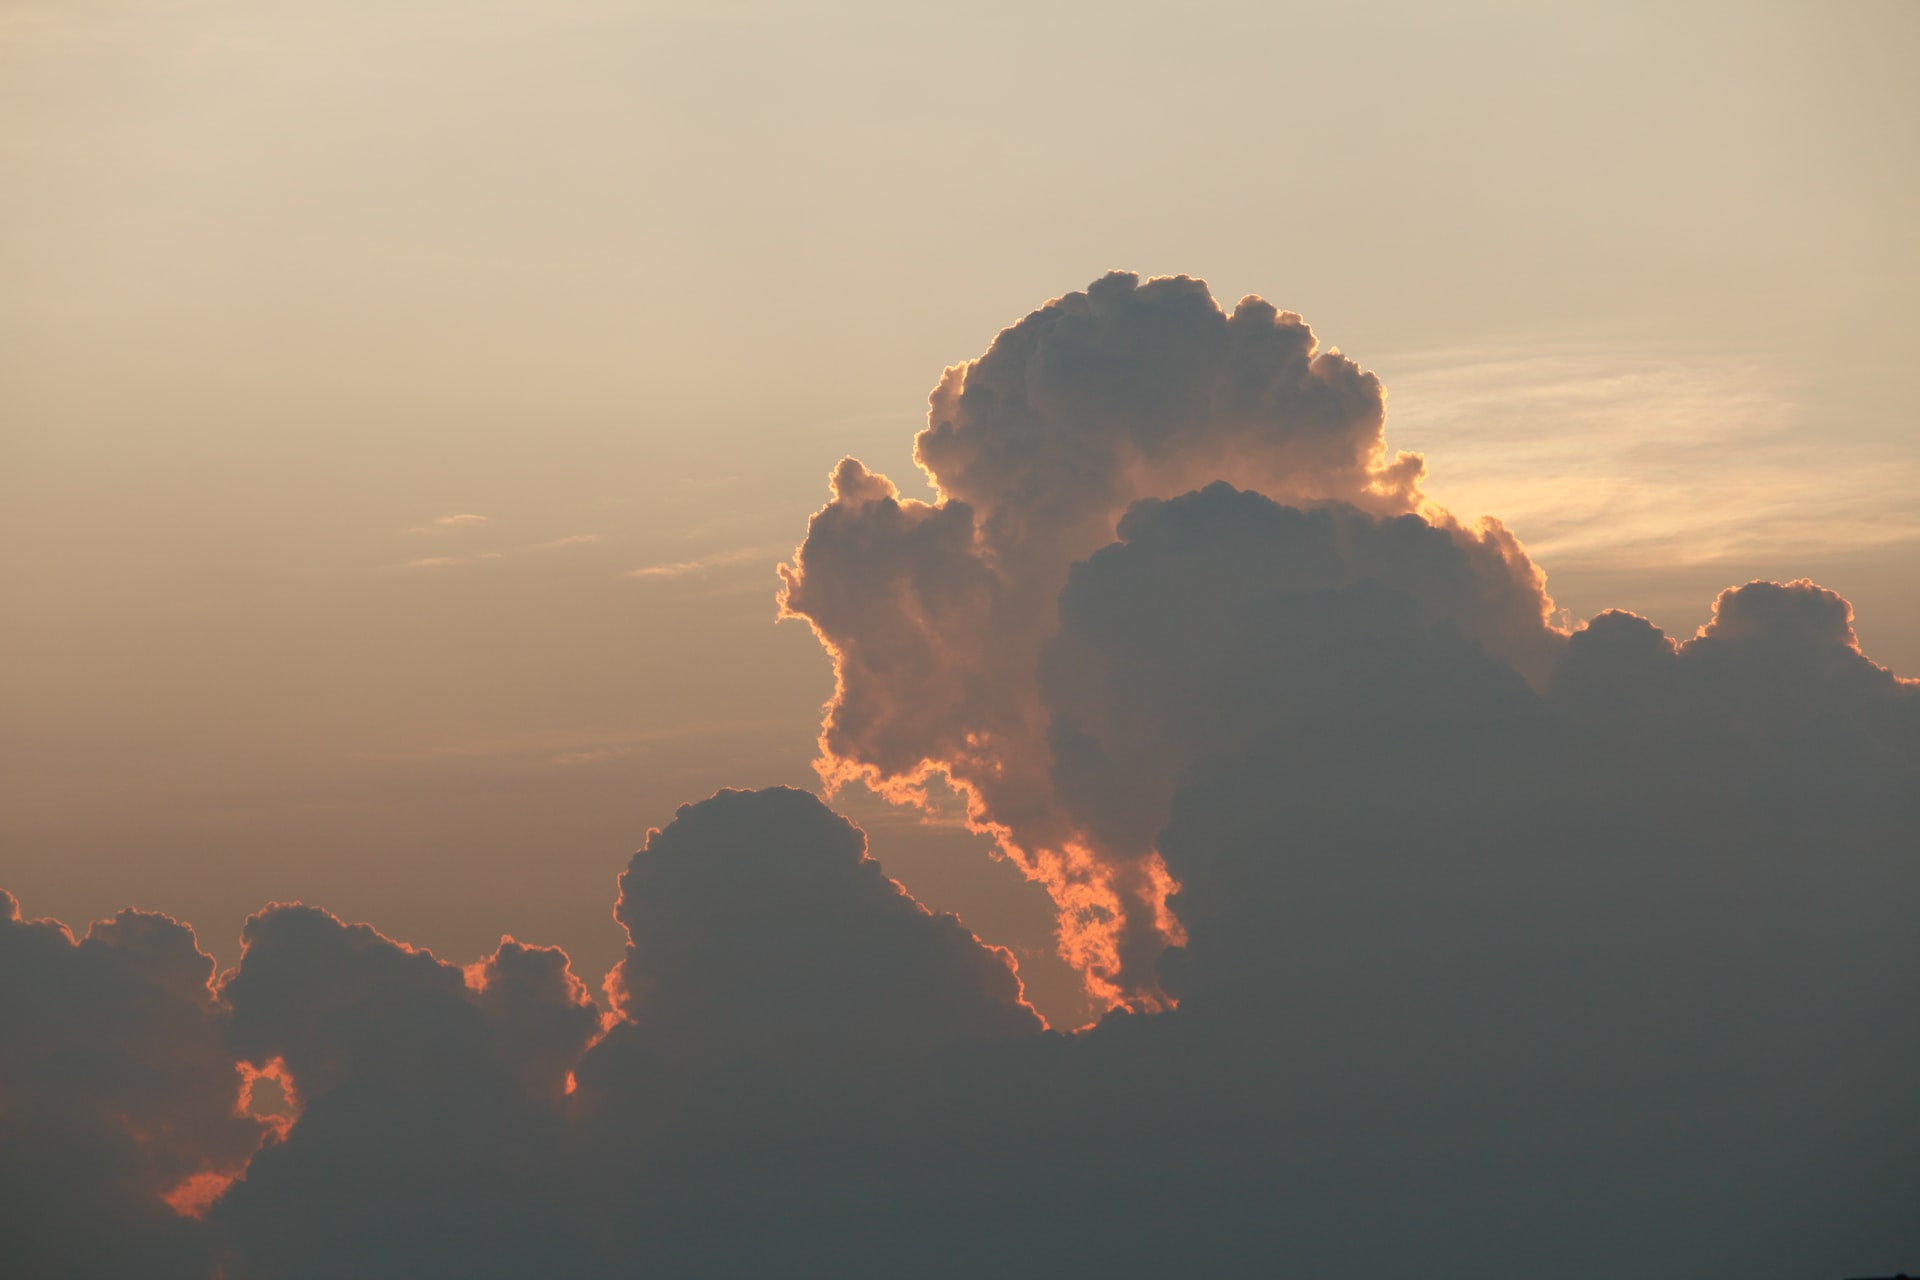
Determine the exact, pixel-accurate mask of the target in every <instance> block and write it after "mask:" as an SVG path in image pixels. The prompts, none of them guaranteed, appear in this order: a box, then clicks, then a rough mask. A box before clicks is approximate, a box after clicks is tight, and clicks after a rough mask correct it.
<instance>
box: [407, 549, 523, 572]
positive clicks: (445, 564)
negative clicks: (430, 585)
mask: <svg viewBox="0 0 1920 1280" xmlns="http://www.w3.org/2000/svg"><path fill="white" fill-rule="evenodd" d="M504 559H506V557H505V556H504V555H502V554H501V553H500V552H498V551H483V552H481V553H480V554H479V555H475V556H422V557H420V558H419V559H418V560H408V561H405V562H403V563H401V564H398V565H395V566H394V567H395V568H396V569H453V568H457V567H459V566H461V565H468V564H484V563H486V562H487V561H490V560H504Z"/></svg>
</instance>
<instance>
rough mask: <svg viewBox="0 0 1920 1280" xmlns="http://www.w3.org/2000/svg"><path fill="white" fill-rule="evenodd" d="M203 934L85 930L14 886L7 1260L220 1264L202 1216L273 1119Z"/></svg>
mask: <svg viewBox="0 0 1920 1280" xmlns="http://www.w3.org/2000/svg"><path fill="white" fill-rule="evenodd" d="M213 968H214V966H213V958H212V957H211V956H208V955H206V954H204V953H203V952H201V951H200V950H199V948H198V947H197V946H196V945H195V943H194V937H193V931H192V930H191V929H189V928H187V927H186V926H185V925H183V924H181V923H179V922H178V921H175V920H172V919H169V918H168V917H166V916H163V915H154V914H149V913H147V912H140V911H133V910H127V911H122V912H121V913H120V914H119V915H117V916H115V917H114V918H113V919H111V920H102V921H99V922H98V923H96V924H95V925H94V926H93V927H92V928H91V929H89V930H88V931H87V934H86V936H85V937H84V938H82V939H81V940H79V941H78V942H76V941H75V940H74V938H73V935H72V934H70V933H69V932H68V931H67V930H66V928H65V927H64V926H62V925H60V924H58V923H56V922H54V921H51V920H25V919H22V918H21V915H20V909H19V904H18V903H17V902H15V900H14V899H13V897H12V895H11V894H8V893H6V892H5V891H4V890H0V1186H4V1187H5V1194H3V1195H0V1271H5V1272H6V1273H7V1274H9V1275H19V1276H55V1275H76V1276H78V1275H153V1276H205V1275H207V1274H209V1272H210V1270H211V1268H212V1267H213V1264H214V1252H213V1242H212V1238H211V1236H210V1235H209V1233H208V1232H206V1231H205V1230H204V1229H203V1228H202V1227H201V1225H200V1224H199V1223H198V1222H196V1221H195V1220H194V1215H196V1214H199V1213H201V1212H203V1211H204V1210H205V1208H206V1205H207V1204H209V1203H210V1202H211V1201H212V1199H213V1197H214V1196H215V1195H216V1194H218V1192H219V1191H220V1190H221V1189H223V1188H224V1186H225V1185H226V1183H227V1182H228V1181H229V1180H230V1179H232V1178H233V1177H235V1176H237V1175H239V1174H240V1173H241V1172H242V1171H243V1170H244V1169H245V1168H246V1166H247V1160H248V1157H249V1156H251V1155H252V1154H253V1153H254V1150H255V1148H256V1147H258V1146H259V1145H260V1143H261V1142H262V1141H263V1139H264V1138H265V1136H266V1133H267V1129H268V1126H266V1125H264V1124H262V1123H261V1122H260V1121H257V1120H254V1119H252V1118H250V1117H246V1116H243V1115H241V1114H240V1113H239V1111H238V1105H237V1104H238V1099H239V1090H240V1074H239V1071H238V1068H237V1067H236V1065H235V1063H234V1057H233V1055H232V1054H231V1053H230V1052H228V1051H227V1048H226V1045H225V1044H224V1042H223V1039H222V1037H223V1034H224V1031H225V1028H226V1024H227V1020H228V1011H227V1009H226V1007H225V1006H224V1005H222V1004H221V1003H220V1002H219V1001H218V1000H216V999H215V996H214V992H213V990H212V989H211V981H212V978H213Z"/></svg>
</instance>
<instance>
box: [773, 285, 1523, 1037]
mask: <svg viewBox="0 0 1920 1280" xmlns="http://www.w3.org/2000/svg"><path fill="white" fill-rule="evenodd" d="M928 419H929V425H928V427H927V429H926V430H925V431H922V432H921V433H920V435H919V437H918V438H917V439H916V441H915V457H916V459H917V460H918V462H919V464H920V466H921V468H922V469H923V470H924V471H925V472H926V474H927V477H928V479H929V481H930V482H931V483H932V484H933V485H934V487H935V490H936V492H937V493H938V495H939V500H938V501H937V502H935V503H933V504H931V505H929V504H925V503H920V502H915V501H911V500H909V501H905V502H902V501H900V500H899V498H898V496H897V492H896V490H895V487H894V485H893V484H892V483H891V482H890V481H888V480H887V479H886V478H885V477H883V476H877V475H874V474H872V473H871V472H869V471H867V470H866V468H864V467H863V466H861V465H860V464H859V463H858V462H856V461H854V460H853V459H851V458H849V459H846V460H845V461H843V462H842V463H841V464H840V466H839V468H838V470H836V471H835V473H834V476H833V495H834V496H833V501H832V502H830V503H829V504H828V505H827V506H826V507H825V508H824V509H823V510H822V511H820V513H819V514H817V515H816V516H815V517H814V518H813V521H812V523H811V525H810V526H809V528H808V532H807V539H806V542H805V544H804V545H803V546H802V547H801V548H800V550H799V551H798V552H797V553H796V555H795V557H794V563H793V565H792V567H790V568H783V569H782V571H781V572H782V576H783V577H784V579H785V583H786V586H785V591H784V594H783V607H784V608H785V610H786V611H787V612H788V613H789V614H792V615H795V616H799V617H804V618H806V619H807V620H808V621H809V622H810V623H811V624H812V625H813V628H814V630H815V632H816V633H817V634H818V635H819V637H820V639H821V642H822V643H823V644H824V645H825V646H826V647H827V649H828V651H829V652H830V653H831V654H832V655H833V661H834V670H835V675H836V689H835V693H834V698H833V701H832V702H831V703H830V704H829V705H828V707H827V712H826V723H825V726H824V727H823V729H822V732H821V738H820V744H821V752H822V758H821V764H820V771H821V776H822V778H823V779H824V780H825V781H826V782H827V784H828V786H829V787H830V788H831V787H836V786H838V785H840V784H841V783H843V782H845V781H849V780H853V779H860V780H862V781H864V782H866V783H867V784H869V785H870V786H872V787H874V788H875V789H876V790H878V791H881V792H882V793H884V794H886V795H889V796H891V797H893V798H894V799H896V800H901V801H906V802H913V801H916V800H920V799H923V798H924V788H925V785H926V783H927V781H928V780H929V778H930V777H932V776H933V775H935V774H940V775H943V776H944V777H945V778H946V779H947V780H948V781H949V782H951V783H952V784H953V785H955V786H957V787H959V788H961V789H962V790H963V791H964V792H965V793H966V795H967V797H968V801H969V811H970V814H971V817H972V819H973V821H974V822H975V824H976V825H978V826H979V827H981V828H982V829H985V830H990V831H992V832H993V833H994V834H995V835H996V836H997V837H998V839H999V842H1000V845H1001V847H1002V848H1003V849H1004V850H1005V851H1006V852H1007V853H1008V854H1010V855H1011V856H1012V857H1013V858H1014V859H1015V860H1016V861H1018V863H1019V864H1020V865H1021V866H1022V867H1023V868H1024V869H1026V871H1027V872H1028V874H1029V875H1031V876H1033V877H1034V878H1036V879H1038V880H1040V881H1042V882H1043V883H1044V884H1046V886H1047V887H1048V888H1049V890H1050V891H1051V892H1052V893H1053V896H1054V899H1055V901H1056V903H1057V904H1058V906H1059V908H1060V932H1061V941H1062V945H1063V948H1064V950H1065V953H1066V955H1067V957H1068V958H1069V959H1070V960H1071V961H1072V962H1073V963H1074V964H1076V965H1077V966H1078V967H1079V968H1081V970H1082V971H1083V972H1084V973H1085V974H1086V977H1087V981H1088V984H1089V987H1090V988H1091V989H1092V990H1093V991H1094V992H1095V993H1096V994H1098V995H1100V996H1103V997H1105V998H1107V999H1109V1000H1112V1001H1114V1002H1117V1003H1122V1004H1128V1005H1133V1006H1137V1007H1142V1008H1154V1007H1158V1006H1159V1005H1160V1004H1161V1002H1162V996H1161V993H1160V992H1159V990H1158V988H1157V985H1156V983H1155V980H1154V977H1153V967H1152V960H1153V957H1154V955H1156V954H1157V953H1158V951H1159V949H1160V947H1162V946H1163V945H1165V943H1166V941H1167V940H1168V939H1169V938H1171V937H1175V936H1177V926H1175V925H1174V924H1173V922H1171V920H1170V919H1169V917H1168V916H1167V914H1166V909H1165V902H1164V899H1165V896H1166V892H1167V889H1168V887H1169V883H1170V882H1169V881H1168V879H1167V877H1166V874H1165V870H1164V868H1163V867H1162V866H1161V865H1160V863H1159V861H1158V859H1157V857H1156V856H1155V855H1154V854H1153V852H1152V851H1151V849H1150V848H1149V847H1143V845H1142V842H1141V840H1140V839H1139V838H1137V833H1136V838H1133V839H1129V840H1126V841H1124V842H1123V843H1121V844H1118V845H1116V844H1114V843H1112V842H1111V841H1110V839H1109V836H1110V835H1111V832H1112V828H1113V824H1112V823H1089V822H1088V821H1086V819H1085V816H1084V815H1083V814H1076V813H1074V812H1072V806H1071V805H1069V804H1066V803H1063V799H1062V796H1061V795H1060V792H1059V780H1058V779H1057V778H1056V777H1055V773H1054V771H1055V766H1056V764H1057V761H1056V758H1055V756H1054V753H1053V751H1052V749H1051V747H1052V737H1053V735H1054V734H1055V732H1056V728H1057V726H1056V724H1055V709H1054V708H1053V707H1051V706H1050V705H1049V704H1048V702H1047V699H1046V697H1045V691H1044V690H1043V688H1042V682H1041V670H1040V666H1041V663H1040V660H1041V654H1042V651H1043V649H1044V648H1045V647H1046V646H1047V644H1048V642H1049V641H1050V640H1051V639H1052V637H1053V636H1054V634H1055V632H1056V631H1057V629H1058V626H1059V613H1058V603H1057V601H1058V597H1059V594H1060V590H1061V588H1062V587H1063V586H1064V585H1066V582H1067V577H1068V571H1069V569H1070V568H1071V567H1072V566H1073V565H1074V564H1075V563H1076V562H1078V561H1080V560H1082V559H1084V558H1085V557H1087V556H1088V555H1090V554H1092V553H1093V552H1094V551H1096V550H1097V549H1098V548H1100V547H1102V546H1104V545H1106V544H1107V543H1108V542H1110V541H1111V540H1112V539H1113V537H1114V534H1115V530H1116V528H1117V527H1118V526H1119V524H1120V521H1121V519H1122V517H1123V516H1124V515H1125V513H1126V512H1127V511H1128V509H1129V508H1130V507H1131V506H1132V505H1133V504H1134V503H1136V502H1138V501H1140V500H1143V499H1152V498H1170V497H1173V496H1175V495H1177V494H1181V493H1184V492H1187V491H1188V490H1191V489H1195V488H1198V487H1200V486H1202V485H1206V484H1208V483H1210V482H1214V481H1228V482H1231V483H1234V484H1237V485H1239V486H1241V487H1243V488H1247V489H1252V490H1256V491H1258V492H1260V493H1263V494H1266V495H1268V496H1270V497H1273V498H1276V499H1279V500H1282V501H1286V502H1290V503H1294V504H1298V505H1302V506H1307V507H1319V506H1325V505H1328V504H1338V505H1340V506H1341V507H1343V508H1349V509H1352V510H1353V511H1355V512H1356V514H1357V513H1366V514H1368V515H1371V516H1373V517H1376V518H1381V519H1389V518H1392V517H1408V518H1409V519H1410V521H1411V523H1405V524H1393V525H1391V526H1389V527H1390V528H1392V529H1397V530H1400V533H1399V534H1398V535H1397V536H1399V537H1402V538H1406V539H1413V540H1417V539H1419V537H1420V535H1419V534H1418V533H1416V532H1414V529H1415V527H1416V526H1417V527H1420V528H1426V529H1428V530H1429V531H1431V532H1433V533H1434V534H1435V536H1434V537H1431V538H1429V539H1427V541H1426V543H1425V545H1426V546H1427V547H1428V551H1427V553H1426V554H1427V555H1429V556H1430V557H1434V558H1448V557H1450V558H1451V559H1452V560H1455V561H1461V562H1465V563H1470V564H1471V566H1472V570H1471V571H1472V572H1475V573H1477V574H1479V575H1481V576H1482V577H1483V578H1484V579H1485V581H1483V582H1482V583H1481V584H1480V585H1479V587H1478V588H1477V590H1478V591H1479V592H1480V593H1481V594H1482V595H1484V596H1485V597H1486V599H1485V601H1483V602H1478V603H1482V604H1484V606H1485V607H1486V608H1488V609H1489V611H1490V612H1489V613H1488V616H1486V617H1485V618H1479V617H1476V618H1474V619H1473V622H1472V626H1471V628H1470V629H1471V630H1472V631H1473V633H1474V634H1475V635H1476V637H1477V638H1479V639H1480V640H1481V641H1482V642H1483V643H1486V644H1487V645H1488V646H1489V647H1490V648H1491V649H1492V651H1493V652H1495V653H1497V654H1499V655H1500V656H1502V657H1505V658H1507V659H1509V660H1510V661H1512V662H1513V663H1514V664H1515V665H1516V666H1517V667H1518V668H1519V669H1520V670H1521V671H1522V672H1523V673H1524V674H1526V675H1527V676H1528V677H1529V678H1531V679H1534V680H1536V681H1540V680H1544V678H1545V674H1546V670H1547V667H1548V665H1549V663H1550V661H1551V657H1552V654H1553V652H1554V649H1555V643H1554V642H1555V641H1556V640H1557V639H1558V636H1557V635H1556V634H1555V633H1552V632H1550V631H1549V630H1548V628H1547V627H1546V623H1545V617H1546V614H1547V612H1548V610H1549V602H1548V601H1547V599H1546V596H1545V593H1544V589H1543V579H1542V577H1541V575H1540V574H1539V573H1538V572H1537V571H1536V570H1535V569H1534V568H1533V566H1532V565H1531V563H1529V562H1528V561H1527V559H1526V556H1525V554H1524V553H1523V552H1522V551H1521V550H1520V548H1519V545H1518V544H1517V543H1516V542H1515V541H1514V540H1513V538H1512V537H1511V536H1510V535H1508V534H1507V533H1506V532H1505V531H1504V530H1503V529H1501V528H1500V527H1499V526H1498V525H1497V524H1492V523H1487V524H1484V525H1482V526H1480V527H1478V528H1475V529H1468V528H1465V527H1463V526H1461V525H1460V524H1458V523H1457V522H1455V521H1454V520H1452V519H1451V518H1450V517H1447V516H1446V515H1445V514H1444V513H1442V512H1439V511H1437V510H1434V509H1431V508H1428V507H1425V506H1424V504H1423V503H1422V501H1421V499H1420V495H1419V491H1418V481H1419V478H1420V474H1421V460H1420V459H1419V457H1417V456H1415V455H1410V454H1404V453H1402V454H1398V455H1394V456H1392V457H1391V458H1390V457H1389V456H1388V453H1387V449H1386V444H1385V440H1384V437H1383V434H1382V431H1383V425H1384V421H1385V396H1384V393H1383V392H1382V390H1381V387H1380V383H1379V381H1378V379H1376V378H1375V377H1374V376H1373V375H1372V374H1370V373H1367V372H1365V371H1364V370H1362V369H1361V368H1360V367H1359V366H1358V365H1356V364H1354V363H1353V362H1352V361H1351V360H1348V359H1347V358H1346V357H1344V356H1342V355H1341V354H1340V353H1339V352H1338V351H1321V350H1319V349H1318V346H1317V343H1316V340H1315V338H1314V336H1313V332H1312V330H1310V329H1309V328H1308V327H1307V326H1306V324H1305V323H1304V322H1303V321H1302V320H1301V318H1300V317H1299V316H1297V315H1294V314H1293V313H1291V312H1279V311H1276V310H1275V309H1274V308H1273V307H1272V306H1271V305H1270V304H1268V303H1266V302H1265V301H1263V300H1261V299H1259V298H1246V299H1243V300H1242V301H1241V303H1240V305H1239V306H1238V307H1236V308H1235V309H1234V311H1233V313H1232V314H1231V315H1227V314H1224V313H1223V312H1222V311H1221V310H1220V308H1219V307H1218V305H1216V304H1215V302H1214V300H1213V297H1212V295H1211V294H1210V293H1208V291H1207V288H1206V286H1205V285H1204V284H1203V283H1201V282H1200V281H1197V280H1191V279H1188V278H1185V277H1177V278H1166V279H1157V280H1150V281H1147V282H1146V283H1144V284H1143V283H1141V281H1140V280H1139V278H1138V277H1137V276H1133V275H1126V274H1121V273H1115V274H1112V275H1109V276H1107V277H1105V278H1103V279H1101V280H1099V281H1096V282H1095V283H1094V284H1093V285H1091V286H1089V287H1088V289H1087V291H1086V292H1085V293H1074V294H1068V295H1067V296H1065V297H1062V298H1056V299H1055V300H1053V301H1052V302H1049V303H1048V304H1047V305H1046V306H1044V307H1042V308H1041V309H1040V310H1038V311H1035V312H1034V313H1033V314H1031V315H1029V316H1028V317H1027V318H1026V319H1024V320H1022V321H1021V322H1020V323H1019V324H1017V325H1015V326H1013V327H1012V328H1010V329H1008V330H1006V331H1005V332H1003V333H1001V334H1000V336H999V337H998V338H996V339H995V340H994V342H993V345H992V347H990V348H989V349H988V351H987V353H986V354H985V355H983V356H981V357H980V358H979V359H978V360H974V361H971V362H969V363H967V364H965V365H960V366H956V367H954V368H950V369H948V370H947V371H946V373H945V375H944V376H943V377H942V378H941V380H940V384H939V386H937V387H936V388H935V389H934V392H933V396H932V402H931V409H930V411H929V414H928ZM1422 511H1424V513H1425V517H1426V518H1425V520H1424V521H1423V520H1422V519H1421V518H1420V516H1419V515H1416V514H1415V513H1417V512H1422ZM1386 536H1395V535H1386ZM1442 544H1446V546H1449V547H1451V548H1452V549H1451V550H1447V549H1443V545H1442ZM1363 567H1364V566H1363ZM1407 571H1408V572H1417V571H1418V570H1417V568H1415V566H1413V565H1412V564H1411V563H1410V564H1409V565H1408V566H1407ZM1462 603H1465V602H1462ZM1162 789H1164V787H1163V786H1162ZM1136 809H1137V806H1136ZM1136 816H1141V815H1139V814H1138V813H1137V814H1136ZM1161 816H1164V815H1163V814H1162V815H1161ZM1144 817H1145V821H1146V823H1147V830H1146V831H1145V836H1146V839H1147V841H1149V842H1150V840H1151V828H1152V827H1153V826H1154V825H1155V824H1156V820H1155V818H1154V817H1153V815H1151V814H1145V815H1144Z"/></svg>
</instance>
